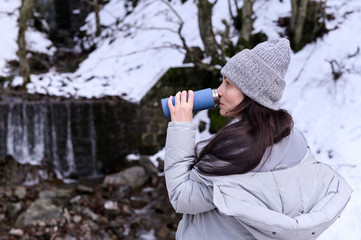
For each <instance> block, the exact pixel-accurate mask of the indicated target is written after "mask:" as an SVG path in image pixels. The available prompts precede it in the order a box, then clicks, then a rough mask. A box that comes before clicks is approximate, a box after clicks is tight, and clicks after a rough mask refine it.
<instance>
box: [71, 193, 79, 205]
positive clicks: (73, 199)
mask: <svg viewBox="0 0 361 240" xmlns="http://www.w3.org/2000/svg"><path fill="white" fill-rule="evenodd" d="M80 200H81V196H80V195H78V196H75V197H73V198H72V199H70V202H71V203H72V204H74V203H79V202H80Z"/></svg>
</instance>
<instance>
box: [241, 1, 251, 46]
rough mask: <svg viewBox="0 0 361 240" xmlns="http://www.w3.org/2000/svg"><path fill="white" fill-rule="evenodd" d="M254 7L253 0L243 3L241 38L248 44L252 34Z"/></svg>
mask: <svg viewBox="0 0 361 240" xmlns="http://www.w3.org/2000/svg"><path fill="white" fill-rule="evenodd" d="M252 6H253V1H252V0H244V1H243V7H242V31H241V38H242V39H243V40H245V41H247V42H249V40H250V38H251V32H252V14H253V11H252Z"/></svg>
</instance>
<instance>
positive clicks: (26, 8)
mask: <svg viewBox="0 0 361 240" xmlns="http://www.w3.org/2000/svg"><path fill="white" fill-rule="evenodd" d="M33 7H34V0H22V3H21V7H20V14H19V20H18V22H19V23H18V24H19V31H18V39H17V44H18V51H17V55H18V57H19V65H20V74H21V76H22V77H23V80H24V82H23V87H24V88H25V86H26V84H28V83H29V82H30V66H29V62H28V60H27V58H26V55H27V49H26V40H25V32H26V28H27V22H28V20H29V19H30V17H31V15H32V11H33Z"/></svg>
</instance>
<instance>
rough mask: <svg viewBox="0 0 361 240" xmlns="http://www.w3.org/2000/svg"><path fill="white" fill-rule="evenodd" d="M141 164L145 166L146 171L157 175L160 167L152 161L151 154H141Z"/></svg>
mask: <svg viewBox="0 0 361 240" xmlns="http://www.w3.org/2000/svg"><path fill="white" fill-rule="evenodd" d="M139 164H140V165H141V166H142V167H144V169H145V171H146V172H147V173H148V174H149V175H157V174H158V172H159V171H158V169H157V168H156V167H155V166H154V164H153V163H152V161H150V159H149V156H146V155H142V156H140V159H139Z"/></svg>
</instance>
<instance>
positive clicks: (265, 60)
mask: <svg viewBox="0 0 361 240" xmlns="http://www.w3.org/2000/svg"><path fill="white" fill-rule="evenodd" d="M290 60H291V48H290V43H289V41H288V40H287V39H285V38H281V39H274V40H269V41H266V42H263V43H260V44H258V45H257V46H255V47H254V48H253V49H251V50H249V49H244V50H242V51H241V52H239V53H237V54H236V55H234V56H233V57H232V58H231V59H229V60H228V62H227V63H226V65H224V67H223V68H222V69H221V74H222V75H224V76H226V77H227V78H228V79H229V80H230V81H232V83H233V84H234V85H235V86H236V87H238V88H239V89H240V90H241V91H242V92H243V93H244V94H245V95H246V96H248V97H249V98H251V99H253V100H254V101H256V102H258V103H259V104H261V105H262V106H264V107H267V108H270V109H273V110H278V109H279V107H278V106H277V104H276V103H277V102H278V101H279V100H280V99H281V97H282V94H283V90H284V88H285V86H286V83H285V80H284V77H285V75H286V72H287V69H288V65H289V63H290Z"/></svg>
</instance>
